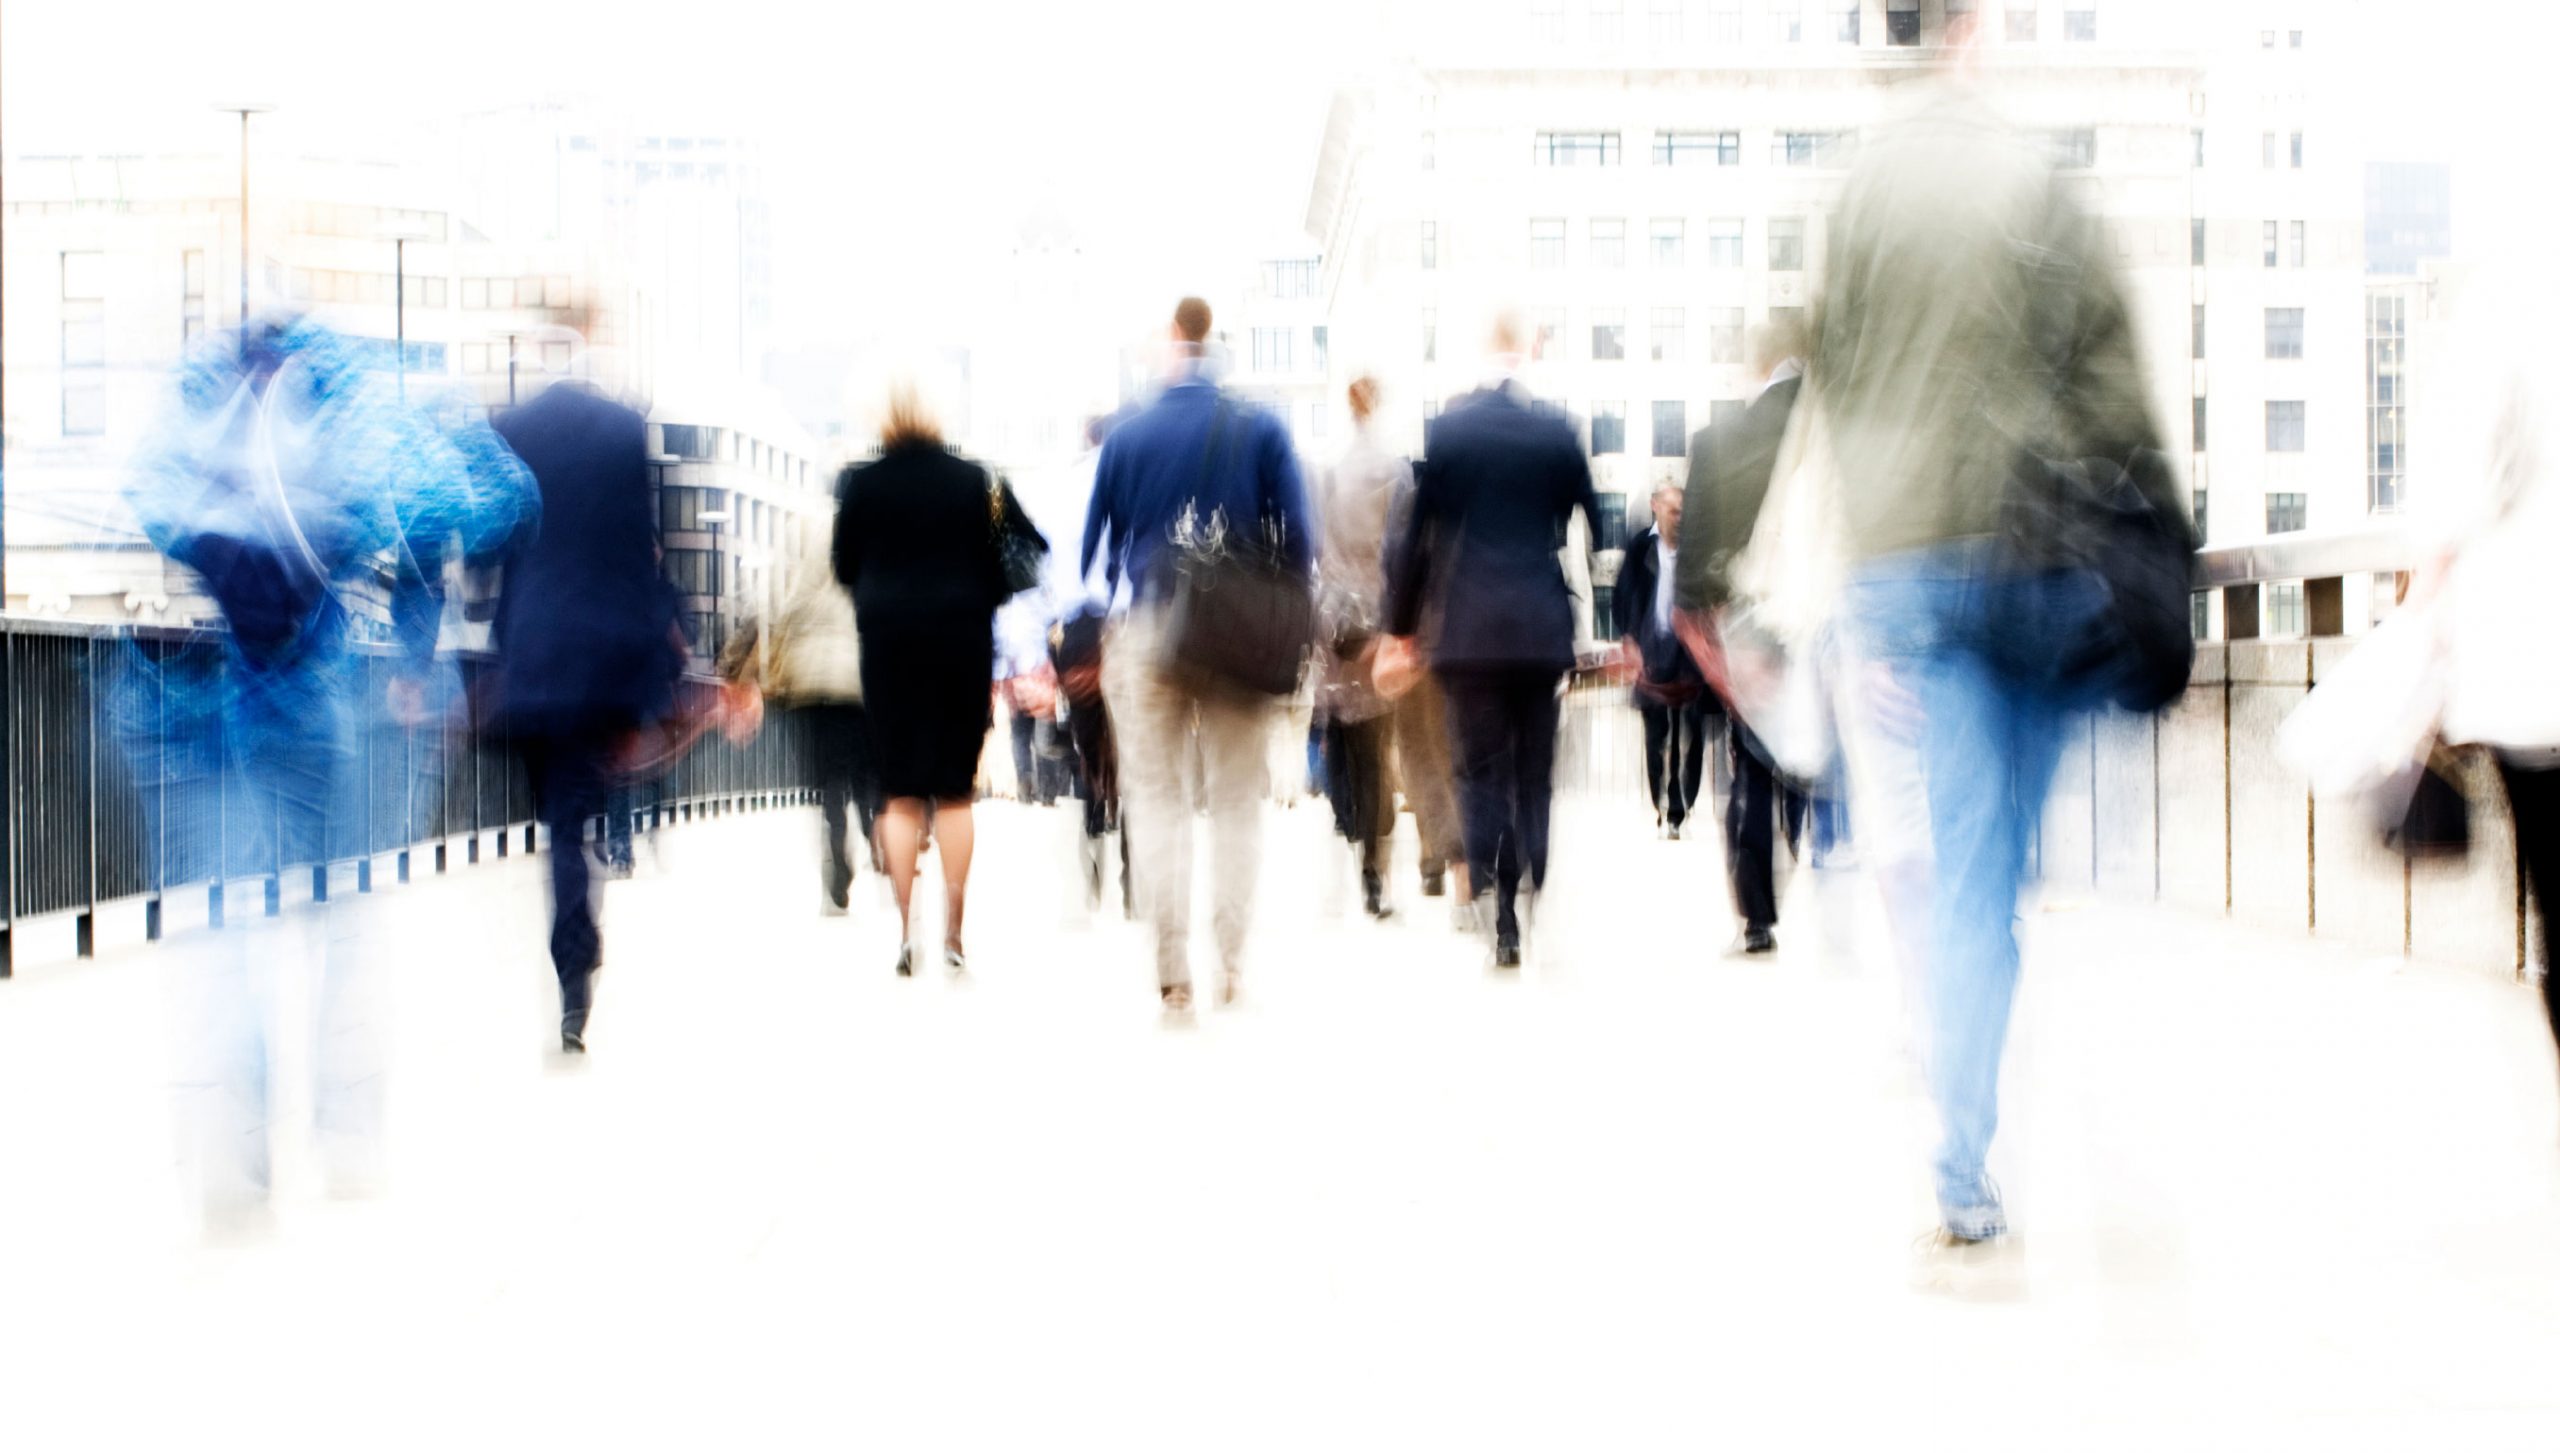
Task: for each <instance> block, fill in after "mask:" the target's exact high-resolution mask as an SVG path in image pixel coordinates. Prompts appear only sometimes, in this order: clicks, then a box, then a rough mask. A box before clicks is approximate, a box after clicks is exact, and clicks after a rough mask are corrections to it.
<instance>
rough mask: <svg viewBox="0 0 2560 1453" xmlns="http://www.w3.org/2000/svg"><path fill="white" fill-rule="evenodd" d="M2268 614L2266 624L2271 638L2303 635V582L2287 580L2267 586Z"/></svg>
mask: <svg viewBox="0 0 2560 1453" xmlns="http://www.w3.org/2000/svg"><path fill="white" fill-rule="evenodd" d="M2266 590H2267V614H2266V620H2265V622H2264V624H2265V626H2266V632H2267V634H2268V635H2270V636H2298V635H2301V634H2302V582H2301V581H2299V580H2287V581H2283V582H2280V583H2277V584H2271V585H2269V586H2267V588H2266Z"/></svg>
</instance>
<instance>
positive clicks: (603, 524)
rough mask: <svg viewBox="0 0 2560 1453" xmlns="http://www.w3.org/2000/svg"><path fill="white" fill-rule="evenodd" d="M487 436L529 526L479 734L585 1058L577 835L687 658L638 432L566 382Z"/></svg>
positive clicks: (597, 935) (508, 587)
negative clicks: (531, 845)
mask: <svg viewBox="0 0 2560 1453" xmlns="http://www.w3.org/2000/svg"><path fill="white" fill-rule="evenodd" d="M498 432H499V434H500V435H501V436H502V437H503V438H505V440H506V441H507V444H508V446H509V447H510V448H512V449H514V450H515V452H516V456H517V457H518V458H520V459H522V460H523V461H524V463H525V465H526V467H528V468H529V469H531V470H532V471H533V478H534V482H535V484H536V485H537V486H538V487H539V488H540V490H541V494H542V524H541V528H540V529H539V530H522V531H519V532H518V533H517V535H516V537H515V539H514V540H513V541H511V542H510V544H509V546H508V550H507V554H506V559H505V572H506V574H505V587H504V592H503V594H501V595H500V597H499V599H498V614H497V629H496V643H497V656H498V663H497V690H496V702H495V707H494V710H493V714H492V717H491V719H490V721H489V723H488V724H489V725H490V726H492V727H493V728H494V729H495V730H496V731H497V732H498V733H499V734H500V735H501V736H502V737H503V738H504V739H505V740H506V741H507V742H508V743H510V744H511V745H512V746H513V747H514V748H515V750H516V752H517V753H518V754H519V755H520V756H521V757H522V759H523V761H524V764H525V771H526V773H527V775H528V776H529V777H530V778H531V779H532V786H533V799H534V808H535V811H536V812H537V813H538V814H539V815H540V816H541V818H542V822H543V825H544V827H545V828H547V829H548V830H549V832H550V835H551V966H552V971H553V973H554V974H555V975H557V977H558V978H559V981H560V1049H561V1051H562V1053H564V1054H584V1053H586V1049H587V1039H586V1036H587V1020H588V1017H589V1015H590V1013H591V1012H592V1010H593V1008H594V1005H595V978H596V972H597V970H598V969H599V968H600V967H601V966H602V965H603V962H604V938H603V933H602V930H601V929H600V928H599V926H598V924H597V921H596V904H595V898H594V877H593V874H592V871H591V869H590V865H589V863H588V848H587V826H588V824H589V823H592V822H594V821H595V820H596V819H597V818H598V817H599V816H601V815H603V814H604V813H605V811H606V808H607V806H608V803H609V800H610V797H611V793H612V789H613V787H614V786H615V784H616V782H617V780H618V776H619V773H620V772H621V770H622V764H621V763H620V761H619V760H618V756H619V753H620V751H621V749H622V748H623V746H624V745H625V743H626V741H627V739H628V738H630V737H631V736H632V735H633V734H635V733H637V732H640V731H641V730H643V729H644V728H649V727H653V726H656V725H659V724H662V723H664V722H666V721H668V719H670V718H671V717H672V716H673V715H674V714H675V711H676V687H677V681H678V679H679V678H680V677H681V676H682V675H683V672H684V668H685V662H686V660H687V658H688V656H689V655H690V651H689V649H688V647H687V645H686V642H685V639H684V635H683V632H682V630H681V628H680V627H679V626H678V624H677V621H676V600H675V594H674V590H673V588H672V586H670V584H669V583H668V582H667V580H666V578H665V576H664V575H663V573H662V572H661V570H660V568H659V556H660V549H659V542H658V515H657V511H656V509H655V507H654V506H653V504H652V501H651V492H650V480H649V426H648V421H647V420H646V419H645V418H643V417H642V416H641V415H640V413H639V412H638V411H637V410H635V409H633V408H631V407H630V406H629V405H627V404H625V403H622V402H621V401H619V400H617V399H615V398H612V397H610V396H608V395H607V394H606V393H605V392H604V391H603V390H601V389H599V388H597V387H595V386H594V385H592V384H590V383H588V382H587V381H585V380H584V379H582V378H566V379H562V380H560V381H558V382H555V383H553V384H551V385H550V386H549V387H546V388H545V389H543V391H542V392H540V393H539V394H536V395H535V396H534V397H533V398H532V399H531V400H530V401H529V402H527V403H525V404H524V405H522V406H521V407H519V408H517V409H515V410H513V411H511V412H510V413H508V414H507V415H505V416H504V417H503V418H501V419H500V420H499V421H498Z"/></svg>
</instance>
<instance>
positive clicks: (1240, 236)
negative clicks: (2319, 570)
mask: <svg viewBox="0 0 2560 1453" xmlns="http://www.w3.org/2000/svg"><path fill="white" fill-rule="evenodd" d="M1439 3H1440V4H1441V5H1442V8H1443V11H1444V15H1445V17H1446V18H1444V19H1443V20H1442V21H1440V22H1439V23H1440V24H1442V25H1464V24H1466V23H1468V18H1469V17H1474V16H1481V15H1484V14H1486V13H1488V12H1491V11H1494V10H1496V9H1497V8H1498V6H1499V5H1500V3H1501V0H1476V3H1457V0H1439ZM2114 3H2116V4H2119V5H2121V4H2129V3H2134V0H2114ZM2140 3H2141V4H2143V5H2144V6H2146V7H2148V6H2154V5H2179V4H2186V5H2194V6H2199V8H2200V13H2209V14H2212V15H2214V16H2216V17H2218V18H2220V19H2221V22H2222V23H2223V24H2226V25H2227V24H2229V23H2231V21H2230V15H2231V13H2232V10H2233V6H2232V5H2231V4H2230V3H2228V0H2215V3H2213V4H2210V5H2205V4H2203V3H2202V0H2140ZM2249 3H2251V0H2239V5H2240V8H2247V6H2248V4H2249ZM1382 8H1384V7H1383V6H1382V5H1381V4H1379V3H1377V0H1369V3H1361V0H1085V3H1063V0H901V3H882V0H851V3H810V0H715V3H711V4H704V3H701V0H683V3H676V0H636V3H631V4H626V5H618V6H614V7H610V8H609V9H608V8H607V7H602V6H596V5H593V4H588V3H577V4H570V3H561V0H444V3H439V4H437V5H433V6H424V7H413V6H401V7H391V8H371V7H363V6H357V5H349V4H346V3H344V0H329V3H320V0H264V3H258V4H252V5H239V4H215V3H210V0H191V3H172V0H43V3H37V4H14V5H10V6H8V7H7V8H6V9H5V10H0V134H5V136H6V139H7V144H8V146H9V148H10V149H11V150H12V151H17V152H28V151H38V152H41V151H83V152H95V151H132V152H149V151H163V150H183V149H188V148H190V147H199V146H200V147H203V148H205V149H208V150H212V149H222V150H227V149H228V148H229V147H230V145H231V133H230V131H229V130H228V127H229V125H230V123H228V122H226V121H225V120H223V119H222V118H220V117H217V116H215V115H214V114H213V113H212V112H210V111H209V110H208V109H207V107H208V106H209V105H210V104H211V103H213V102H215V101H219V100H226V99H251V100H270V101H275V102H277V103H279V104H280V105H281V106H282V107H283V108H285V109H283V110H282V111H280V112H279V113H278V115H277V116H276V117H274V118H271V119H270V120H268V121H265V122H262V123H261V125H263V126H266V127H269V128H270V134H271V135H273V136H274V137H276V138H277V139H278V140H279V141H282V140H287V139H297V140H299V141H300V142H301V143H302V144H303V145H304V146H305V147H306V148H307V149H312V150H325V149H334V148H335V147H336V146H338V145H343V144H344V143H345V142H346V141H348V140H349V139H352V138H359V137H362V136H364V135H365V134H367V133H369V132H383V131H396V130H397V129H399V128H400V127H401V126H402V125H404V124H409V123H414V122H416V121H421V120H426V119H429V118H436V117H442V116H449V115H451V114H453V113H456V112H459V111H463V110H467V109H472V108H476V107H482V106H491V105H500V104H507V103H513V102H522V101H528V100H533V99H538V98H541V97H544V96H547V95H564V94H578V93H584V94H587V95H591V96H594V97H596V98H598V99H599V100H602V101H605V102H607V103H609V104H610V103H617V102H625V103H632V104H634V105H637V106H640V107H643V108H645V109H644V111H643V117H644V119H645V121H646V122H656V123H660V124H663V125H665V126H667V127H669V128H676V127H685V128H700V129H703V130H708V131H720V132H728V133H733V134H738V133H743V134H748V135H752V136H755V137H758V138H759V139H761V140H762V141H763V142H764V143H765V145H766V146H767V148H768V157H769V160H770V162H771V167H770V178H771V186H770V192H771V201H772V203H773V208H774V230H775V236H774V267H775V298H776V311H777V317H776V323H777V329H778V332H779V334H780V338H781V341H783V342H785V343H786V344H789V343H802V342H823V341H826V340H827V339H829V338H832V337H841V336H843V335H844V333H845V332H846V331H847V330H848V329H853V328H867V327H872V326H876V325H878V324H879V323H880V322H881V321H882V320H887V322H888V325H889V326H890V327H892V328H895V329H899V330H902V331H912V330H913V329H914V328H915V327H917V326H929V323H928V322H927V320H929V319H930V318H932V317H933V316H935V315H937V314H943V313H947V312H949V311H950V310H952V309H953V308H955V307H959V306H961V305H962V304H963V302H964V301H965V299H966V298H967V296H968V293H969V291H970V290H971V288H972V287H973V286H975V285H977V284H978V283H980V282H981V281H982V276H981V274H980V270H979V269H978V268H977V266H976V264H978V263H980V262H981V261H984V260H988V259H991V258H992V257H993V256H995V255H998V254H999V252H1000V250H1001V248H1002V247H1003V246H1004V245H1006V244H1007V243H1009V241H1010V239H1011V236H1012V233H1013V230H1014V228H1015V226H1016V225H1017V223H1018V222H1019V220H1020V219H1021V218H1022V217H1024V216H1025V215H1028V214H1032V213H1035V212H1036V213H1045V214H1054V215H1058V216H1061V217H1063V218H1065V219H1066V220H1067V221H1068V222H1069V223H1070V224H1071V225H1072V226H1073V227H1074V229H1075V231H1076V232H1077V233H1078V234H1079V235H1080V236H1081V237H1082V239H1083V240H1084V242H1085V245H1086V247H1087V249H1088V252H1089V253H1090V254H1091V255H1093V257H1094V258H1095V268H1096V282H1097V284H1098V285H1099V286H1100V287H1101V288H1102V289H1103V290H1104V291H1105V292H1106V293H1108V294H1109V295H1110V296H1112V297H1113V298H1114V299H1125V300H1126V306H1127V307H1129V308H1130V309H1132V310H1133V311H1134V310H1139V309H1143V310H1144V312H1143V315H1142V316H1141V317H1136V318H1133V322H1138V321H1144V320H1151V319H1152V317H1153V315H1154V313H1155V312H1156V311H1157V310H1158V308H1159V306H1160V304H1161V302H1162V300H1163V299H1166V298H1170V297H1172V296H1174V295H1176V294H1177V293H1179V292H1182V291H1185V290H1196V291H1202V292H1205V293H1207V294H1209V295H1210V296H1211V297H1213V298H1216V297H1220V296H1225V295H1228V294H1229V293H1231V291H1232V289H1233V288H1234V287H1235V286H1236V284H1237V283H1238V282H1239V281H1240V280H1241V277H1242V270H1243V267H1244V266H1245V265H1246V264H1248V263H1249V262H1250V261H1251V260H1252V259H1253V258H1256V257H1260V256H1265V255H1268V254H1270V253H1271V252H1273V251H1274V250H1276V249H1277V248H1279V247H1281V246H1283V245H1285V244H1287V243H1289V242H1290V241H1291V240H1292V239H1294V238H1296V237H1297V234H1298V228H1299V225H1300V222H1301V219H1302V217H1303V213H1304V208H1305V200H1306V184H1307V180H1308V177H1309V174H1310V171H1311V168H1312V165H1313V162H1314V156H1315V150H1316V145H1317V143H1318V141H1319V139H1320V136H1321V127H1322V123H1323V119H1324V111H1325V105H1326V101H1327V98H1328V96H1329V94H1330V91H1331V88H1332V87H1333V86H1334V84H1336V82H1337V81H1338V80H1339V79H1341V78H1342V77H1344V76H1345V75H1346V74H1349V73H1352V72H1354V71H1356V70H1358V69H1360V68H1363V67H1364V66H1365V65H1366V64H1367V62H1368V61H1369V60H1370V59H1371V58H1372V57H1373V55H1374V54H1375V53H1376V51H1377V50H1378V48H1379V47H1378V26H1379V23H1380V22H1379V20H1378V15H1379V12H1380V10H1381V9H1382ZM1631 8H1633V7H1632V6H1631ZM2555 8H2560V7H2553V6H2550V5H2546V4H2543V3H2540V0H2319V3H2316V4H2310V3H2294V4H2290V5H2284V6H2271V7H2269V9H2270V12H2271V13H2273V12H2274V11H2278V10H2280V11H2282V12H2283V13H2284V14H2285V15H2287V16H2292V17H2308V18H2309V19H2310V20H2311V21H2312V22H2313V23H2315V24H2323V25H2327V24H2328V23H2329V22H2330V21H2331V20H2332V19H2335V20H2341V21H2343V20H2346V19H2348V18H2349V17H2350V16H2360V19H2359V21H2358V23H2356V24H2353V25H2344V26H2332V27H2331V28H2330V29H2329V30H2328V31H2327V32H2326V34H2327V35H2329V36H2330V37H2332V38H2334V39H2335V40H2337V41H2338V42H2340V43H2342V44H2343V45H2344V46H2345V47H2347V48H2350V49H2351V50H2352V51H2354V52H2355V54H2354V55H2353V59H2352V60H2351V62H2350V66H2351V69H2352V70H2354V71H2355V72H2357V73H2358V74H2359V77H2360V80H2359V84H2358V85H2357V87H2356V96H2357V104H2356V114H2357V115H2358V116H2359V117H2360V118H2361V119H2362V120H2363V121H2364V123H2365V124H2366V125H2367V126H2368V127H2369V128H2370V132H2369V135H2368V136H2367V137H2365V138H2362V139H2360V144H2359V149H2360V150H2362V151H2364V152H2366V154H2368V155H2376V156H2393V157H2406V158H2419V159H2439V160H2445V161H2450V162H2454V163H2455V164H2456V165H2457V168H2458V176H2457V182H2456V186H2457V194H2456V203H2455V219H2454V222H2455V230H2456V236H2457V240H2458V243H2460V244H2461V245H2462V246H2463V247H2464V249H2465V250H2466V251H2467V250H2469V249H2470V247H2471V246H2472V245H2473V244H2474V243H2475V242H2476V241H2477V240H2478V239H2479V238H2480V237H2481V236H2482V235H2484V234H2487V233H2491V232H2499V231H2512V230H2519V229H2522V228H2523V227H2524V226H2525V225H2526V224H2527V223H2534V222H2538V221H2539V219H2540V217H2541V214H2542V212H2543V211H2545V210H2547V207H2548V203H2547V201H2546V200H2545V199H2544V198H2543V197H2542V196H2541V191H2542V188H2541V186H2540V184H2539V180H2538V179H2539V177H2540V176H2541V175H2543V174H2544V173H2545V172H2547V167H2543V166H2540V165H2539V163H2540V161H2541V158H2540V156H2539V155H2538V152H2539V150H2540V148H2541V147H2542V146H2543V144H2544V143H2543V139H2542V137H2541V136H2540V134H2539V130H2540V129H2539V128H2537V127H2531V126H2528V125H2526V124H2524V118H2526V117H2528V116H2531V115H2535V114H2538V113H2539V112H2541V111H2542V110H2545V109H2547V107H2546V106H2545V105H2544V104H2542V103H2541V102H2540V100H2539V98H2540V97H2541V96H2542V95H2543V94H2544V89H2545V87H2546V86H2547V79H2546V78H2545V77H2544V75H2543V74H2542V71H2543V70H2544V69H2545V68H2546V65H2547V62H2546V60H2545V58H2546V57H2548V56H2549V55H2551V54H2552V53H2553V44H2552V42H2553V40H2554V39H2555V38H2560V20H2556V19H2555V16H2554V14H2553V11H2554V9H2555ZM2103 13H2104V10H2103V4H2102V14H2103ZM608 15H609V16H610V18H609V19H607V18H604V17H606V16H608ZM2297 23H2298V22H2297ZM2342 31H2343V32H2344V35H2343V36H2342V35H2341V34H2340V32H2342ZM2493 117H2496V118H2502V121H2493V120H2492V119H2491V118H2493ZM2527 178H2532V179H2534V180H2531V181H2526V180H2525V179H2527ZM2511 181H2521V182H2524V185H2520V186H2519V185H2510V184H2509V183H2510V182H2511Z"/></svg>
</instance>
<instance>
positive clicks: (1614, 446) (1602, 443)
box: [1591, 403, 1627, 454]
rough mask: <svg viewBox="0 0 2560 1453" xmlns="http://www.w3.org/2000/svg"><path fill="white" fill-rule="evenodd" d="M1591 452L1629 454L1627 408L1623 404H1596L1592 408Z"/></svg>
mask: <svg viewBox="0 0 2560 1453" xmlns="http://www.w3.org/2000/svg"><path fill="white" fill-rule="evenodd" d="M1591 452H1592V453H1594V454H1624V453H1626V452H1627V406H1626V405H1625V404H1621V403H1595V404H1593V405H1592V406H1591Z"/></svg>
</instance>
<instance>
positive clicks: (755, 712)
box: [720, 681, 764, 747]
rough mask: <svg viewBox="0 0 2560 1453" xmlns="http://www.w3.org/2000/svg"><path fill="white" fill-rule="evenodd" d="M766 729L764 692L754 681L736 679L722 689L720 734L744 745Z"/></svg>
mask: <svg viewBox="0 0 2560 1453" xmlns="http://www.w3.org/2000/svg"><path fill="white" fill-rule="evenodd" d="M763 730H764V692H763V691H761V690H759V689H758V688H757V686H756V684H755V683H754V682H752V681H736V682H731V683H730V684H729V685H727V686H724V687H722V688H721V690H720V735H722V736H724V737H726V738H728V739H729V742H730V744H731V745H733V746H740V747H743V746H745V745H746V744H747V743H749V742H752V741H754V740H755V739H756V734H757V733H758V732H761V731H763Z"/></svg>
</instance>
